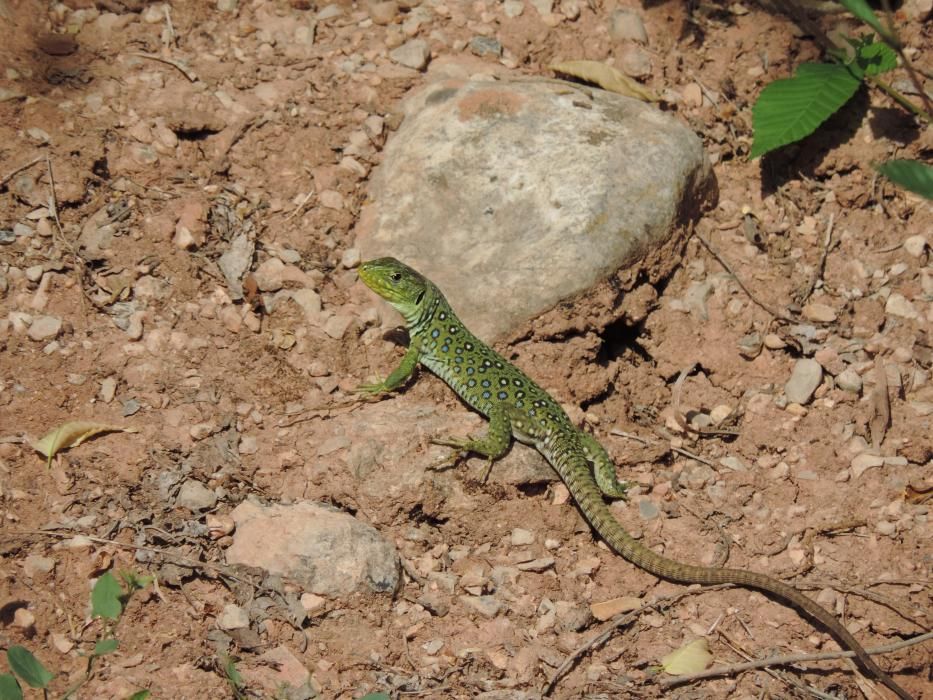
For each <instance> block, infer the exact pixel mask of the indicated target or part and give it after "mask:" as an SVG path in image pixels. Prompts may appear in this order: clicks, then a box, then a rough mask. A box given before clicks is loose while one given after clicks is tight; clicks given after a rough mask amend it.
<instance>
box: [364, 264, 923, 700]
mask: <svg viewBox="0 0 933 700" xmlns="http://www.w3.org/2000/svg"><path fill="white" fill-rule="evenodd" d="M359 275H360V279H362V280H363V282H364V283H365V284H366V285H367V286H368V287H369V288H370V289H372V290H373V291H374V292H376V293H377V294H379V295H380V296H381V297H383V298H385V299H386V300H387V301H388V302H389V303H390V304H391V305H392V306H394V307H395V308H396V309H397V310H398V311H399V312H400V313H401V314H402V316H403V317H404V319H405V322H406V324H407V325H408V333H409V337H410V343H409V346H408V351H407V352H406V353H405V357H404V358H403V359H402V362H401V364H400V365H399V366H398V367H397V368H396V369H395V371H393V372H392V373H391V374H390V375H389V376H388V377H387V378H386V379H385V380H384V381H382V382H378V383H376V384H364V385H362V386H361V387H359V390H360V391H363V392H368V393H372V394H381V393H384V392H390V391H392V390H394V389H397V388H398V387H400V386H401V385H402V384H403V383H405V381H406V380H407V379H408V378H409V377H410V376H411V374H412V372H413V371H414V369H415V367H416V366H417V365H418V364H419V363H420V364H421V365H423V366H425V367H427V368H428V369H429V370H431V372H433V373H434V374H436V375H437V376H438V377H440V378H441V379H443V380H444V381H445V382H446V383H447V384H448V385H449V386H450V387H451V388H452V389H453V390H454V391H456V392H457V394H459V395H460V398H462V399H463V400H464V401H466V402H467V403H468V404H469V405H470V406H472V407H473V408H475V409H476V410H477V411H479V412H480V413H482V414H483V415H485V416H486V417H487V418H488V419H489V430H488V432H487V434H486V435H485V436H483V437H480V438H468V439H456V438H449V439H442V440H435V442H438V443H440V444H444V445H449V446H452V447H454V448H456V449H457V450H458V451H462V452H475V453H478V454H480V455H483V456H485V457H486V458H487V459H488V460H489V464H490V466H491V465H492V462H494V461H495V460H496V459H498V458H499V457H501V456H502V455H503V454H504V453H505V452H506V450H507V449H508V447H509V445H510V443H511V441H512V438H513V437H515V438H516V439H518V440H520V441H521V442H523V443H526V444H530V445H533V446H534V447H535V448H536V449H537V450H538V451H539V452H541V454H542V455H544V457H545V458H546V459H547V461H548V462H550V463H551V465H552V466H553V467H554V469H555V470H557V473H558V474H559V475H560V477H561V479H563V481H564V483H565V484H566V485H567V488H568V489H569V490H570V493H571V494H572V495H573V497H574V499H575V500H576V502H577V506H578V507H579V508H580V510H581V511H582V512H583V515H584V516H585V518H586V520H587V521H588V522H589V523H590V525H592V526H593V528H594V529H595V530H596V532H597V533H599V535H600V536H601V537H602V538H603V539H604V540H605V541H606V542H607V543H608V544H609V546H610V547H612V549H613V550H615V551H616V552H617V553H618V554H620V555H621V556H623V557H624V558H625V559H627V560H628V561H630V562H631V563H633V564H635V565H636V566H639V567H641V568H642V569H644V570H646V571H648V572H650V573H652V574H654V575H655V576H659V577H662V578H666V579H670V580H672V581H679V582H683V583H702V584H720V583H732V584H736V585H740V586H746V587H750V588H756V589H759V590H762V591H765V592H767V593H770V594H772V595H774V596H776V597H778V598H781V599H783V600H784V601H787V602H789V603H792V604H793V605H795V606H796V607H798V608H799V609H800V610H802V611H804V612H805V613H807V615H809V616H810V617H812V618H815V619H816V620H818V621H819V622H820V623H822V624H823V625H824V626H825V627H826V628H827V629H828V630H829V631H830V632H831V633H832V635H833V636H834V637H835V638H836V639H837V640H838V641H839V642H840V643H841V644H842V645H843V646H845V647H847V648H849V649H851V650H852V651H853V652H855V654H856V656H857V658H858V660H859V662H860V663H861V664H862V666H864V667H865V668H866V669H867V670H868V671H870V672H871V673H872V674H874V675H875V676H876V677H877V678H878V679H879V680H880V681H881V682H882V683H884V684H885V685H886V686H887V687H888V688H890V689H891V690H893V691H894V692H895V693H896V694H897V695H898V697H900V698H901V699H902V700H912V699H911V696H910V695H909V694H908V693H907V692H906V691H905V690H904V689H903V688H901V687H900V686H899V685H898V684H897V683H895V682H894V680H893V679H892V678H891V677H890V676H888V675H887V674H886V673H885V672H884V671H882V670H881V669H880V668H879V667H878V665H877V664H876V663H875V662H874V661H872V659H871V657H870V656H869V655H868V653H867V652H866V651H865V649H863V648H862V646H861V645H860V644H859V643H858V641H856V639H855V638H854V637H853V636H852V635H851V634H850V633H849V631H848V630H847V629H846V628H845V627H843V626H842V624H841V623H840V622H839V621H838V620H837V619H836V618H835V617H834V616H833V615H832V614H831V613H830V612H828V611H827V610H826V609H824V608H823V607H822V606H820V605H818V604H817V603H816V602H814V601H813V600H811V599H810V598H808V597H806V596H805V595H803V594H802V593H800V592H799V591H797V590H796V589H795V588H792V587H791V586H788V585H787V584H785V583H782V582H780V581H778V580H776V579H773V578H771V577H769V576H766V575H764V574H760V573H756V572H753V571H745V570H742V569H727V568H719V567H705V566H693V565H690V564H684V563H681V562H678V561H674V560H673V559H668V558H667V557H664V556H661V555H660V554H657V553H655V552H654V551H652V550H651V549H649V548H648V547H646V546H645V545H643V544H641V543H640V542H638V541H637V540H635V539H634V538H632V536H631V535H629V534H628V533H627V532H626V531H625V529H624V528H623V527H622V526H621V525H620V524H619V522H618V521H617V520H616V519H615V518H614V517H613V516H612V513H611V511H610V510H609V508H608V506H607V505H606V503H605V501H604V500H603V494H605V495H607V496H609V497H612V498H621V497H624V496H625V491H626V489H627V488H628V484H625V483H623V482H620V481H619V480H618V479H617V477H616V471H615V465H614V464H613V463H612V460H611V459H610V458H609V455H608V454H607V453H606V450H605V449H604V448H603V446H602V445H600V444H599V442H597V440H596V439H595V438H593V437H592V436H591V435H589V434H588V433H585V432H583V431H582V430H579V429H578V428H577V427H576V426H575V425H574V424H573V423H572V422H571V421H570V419H569V418H568V417H567V414H566V413H565V412H564V410H563V409H562V408H561V407H560V405H559V404H558V403H557V402H556V401H555V400H554V399H553V398H551V396H550V395H548V393H547V392H545V391H544V390H543V389H541V388H540V387H539V386H538V385H537V384H535V383H534V382H533V381H532V380H531V379H529V378H528V376H527V375H526V374H525V373H524V372H522V371H521V370H519V369H518V368H517V367H515V366H514V365H512V364H511V363H509V362H508V361H507V360H505V359H504V358H503V357H502V356H501V355H499V354H498V353H497V352H495V351H494V350H493V349H492V348H490V347H489V346H488V345H486V344H485V343H483V342H482V341H481V340H479V339H478V338H477V337H476V336H474V335H473V334H472V333H470V331H469V330H467V329H466V328H465V327H464V325H463V323H461V321H460V320H459V319H458V318H457V316H456V315H455V314H454V312H453V310H452V309H451V307H450V305H449V304H448V302H447V300H446V299H445V298H444V295H443V294H442V293H441V291H440V290H439V289H438V288H437V286H436V285H434V284H433V283H432V282H431V281H430V280H428V279H427V278H425V277H424V276H422V275H421V274H419V273H418V272H416V271H415V270H413V269H412V268H410V267H408V266H407V265H405V264H403V263H401V262H399V261H398V260H395V259H394V258H379V259H377V260H370V261H368V262H365V263H363V264H362V265H361V266H360V269H359Z"/></svg>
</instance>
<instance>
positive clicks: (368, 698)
mask: <svg viewBox="0 0 933 700" xmlns="http://www.w3.org/2000/svg"><path fill="white" fill-rule="evenodd" d="M360 700H392V698H390V697H389V694H388V693H382V692H380V693H368V694H367V695H364V696H363V697H361V698H360Z"/></svg>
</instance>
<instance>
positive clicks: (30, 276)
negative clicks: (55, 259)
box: [26, 265, 44, 282]
mask: <svg viewBox="0 0 933 700" xmlns="http://www.w3.org/2000/svg"><path fill="white" fill-rule="evenodd" d="M43 272H44V270H43V269H42V265H30V266H29V267H27V268H26V279H27V280H29V281H30V282H38V281H39V280H41V279H42V274H43Z"/></svg>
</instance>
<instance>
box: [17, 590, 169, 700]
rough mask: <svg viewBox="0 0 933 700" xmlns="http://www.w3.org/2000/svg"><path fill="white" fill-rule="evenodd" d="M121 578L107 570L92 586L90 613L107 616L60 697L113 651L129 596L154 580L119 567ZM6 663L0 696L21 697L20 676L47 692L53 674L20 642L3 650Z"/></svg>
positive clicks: (138, 696)
mask: <svg viewBox="0 0 933 700" xmlns="http://www.w3.org/2000/svg"><path fill="white" fill-rule="evenodd" d="M120 578H121V579H122V580H123V586H121V585H120V583H119V582H118V581H117V579H116V577H115V576H114V575H113V574H112V573H110V572H109V571H108V572H106V573H105V574H103V575H102V576H101V577H100V578H98V579H97V581H96V582H95V584H94V588H93V589H91V617H95V618H101V619H103V620H107V621H108V622H107V623H106V624H105V629H104V633H103V635H102V636H101V638H100V639H98V640H97V641H96V642H95V644H94V649H93V651H92V652H91V653H90V654H87V660H88V662H87V670H86V671H85V673H84V675H83V677H82V678H81V679H80V680H79V681H78V682H77V683H76V684H75V685H73V686H72V687H71V688H69V689H68V690H67V691H65V694H64V695H63V696H62V697H63V699H66V698H70V697H71V696H72V695H74V694H75V692H77V690H78V688H80V687H81V686H82V685H84V684H85V683H86V682H87V681H88V680H90V678H91V674H92V666H93V663H94V660H95V659H98V658H101V657H103V656H107V655H108V654H112V653H113V652H115V651H116V650H117V648H118V647H119V645H120V642H119V641H118V640H117V639H116V638H115V637H114V636H113V628H114V626H115V625H116V622H117V620H119V619H120V615H121V614H122V613H123V609H124V607H125V605H126V602H127V601H128V600H129V598H130V596H131V595H132V594H133V593H134V592H136V591H138V590H142V589H143V588H145V587H146V586H148V585H149V584H150V583H152V581H153V580H154V579H153V577H151V576H140V575H138V574H135V573H132V572H127V571H121V572H120ZM6 659H7V664H8V665H9V667H10V670H11V671H12V672H13V673H12V674H9V673H3V674H0V700H23V689H22V686H21V685H20V683H19V681H20V680H22V681H23V682H24V683H25V684H26V685H28V686H29V687H30V688H36V689H39V690H42V691H44V692H46V693H47V689H48V686H49V684H50V683H51V682H52V680H53V679H54V678H55V674H54V673H52V672H51V671H49V670H48V669H47V668H46V667H45V666H43V665H42V662H41V661H39V659H37V658H36V657H35V655H34V654H33V653H32V652H31V651H29V650H28V649H27V648H26V647H23V646H18V645H16V646H11V647H10V648H9V649H7V652H6ZM149 694H150V693H149V691H148V690H139V691H137V692H135V693H133V695H131V696H130V697H129V699H128V700H146V699H147V698H148V697H149Z"/></svg>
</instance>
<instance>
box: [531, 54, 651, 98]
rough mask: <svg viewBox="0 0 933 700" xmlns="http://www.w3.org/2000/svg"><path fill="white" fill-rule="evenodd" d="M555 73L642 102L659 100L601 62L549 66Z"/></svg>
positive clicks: (567, 62)
mask: <svg viewBox="0 0 933 700" xmlns="http://www.w3.org/2000/svg"><path fill="white" fill-rule="evenodd" d="M548 68H550V69H551V70H552V71H554V72H555V73H562V74H564V75H569V76H571V77H573V78H579V79H580V80H585V81H586V82H588V83H593V84H594V85H598V86H599V87H601V88H602V89H603V90H608V91H609V92H615V93H618V94H620V95H625V96H626V97H634V98H635V99H636V100H641V101H642V102H658V101H659V98H658V97H657V95H655V94H653V93H652V92H651V91H650V90H648V89H646V88H645V87H644V86H642V85H640V84H639V83H637V82H635V81H634V80H632V79H631V78H629V77H628V76H627V75H625V74H624V73H622V72H621V71H619V70H616V69H615V68H613V67H612V66H607V65H606V64H605V63H600V62H599V61H564V62H563V63H555V64H554V65H551V66H548Z"/></svg>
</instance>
